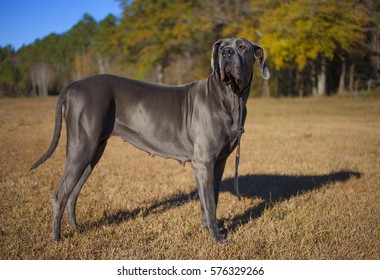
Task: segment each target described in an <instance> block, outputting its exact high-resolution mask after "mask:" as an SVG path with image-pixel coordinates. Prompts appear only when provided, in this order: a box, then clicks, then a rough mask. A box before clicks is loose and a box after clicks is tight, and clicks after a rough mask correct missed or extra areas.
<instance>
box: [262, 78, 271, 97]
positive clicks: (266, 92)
mask: <svg viewBox="0 0 380 280" xmlns="http://www.w3.org/2000/svg"><path fill="white" fill-rule="evenodd" d="M262 97H265V98H269V97H270V89H269V82H268V80H263V93H262Z"/></svg>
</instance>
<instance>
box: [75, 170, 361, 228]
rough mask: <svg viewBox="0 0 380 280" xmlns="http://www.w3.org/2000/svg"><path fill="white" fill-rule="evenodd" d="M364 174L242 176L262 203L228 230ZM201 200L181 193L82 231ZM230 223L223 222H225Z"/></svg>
mask: <svg viewBox="0 0 380 280" xmlns="http://www.w3.org/2000/svg"><path fill="white" fill-rule="evenodd" d="M361 176H362V174H361V173H358V172H353V171H346V170H344V171H340V172H335V173H331V174H327V175H315V176H314V175H313V176H292V175H275V174H258V175H245V176H240V177H239V186H240V193H241V195H242V196H243V197H247V198H253V197H259V198H261V199H262V200H263V201H262V202H261V203H260V204H258V205H254V206H252V207H250V208H248V209H247V210H246V211H245V212H244V213H242V214H239V215H236V216H235V217H233V218H232V219H229V220H228V224H229V226H228V228H227V230H228V231H234V230H235V229H236V228H237V227H239V226H241V225H244V224H246V223H248V222H249V221H250V220H251V219H255V218H258V217H260V216H261V214H262V213H263V211H264V210H265V209H267V208H270V207H272V206H273V205H275V204H276V203H278V202H280V201H284V200H287V199H289V198H291V197H293V196H297V195H302V194H304V193H306V192H310V191H313V190H318V189H320V188H322V187H324V186H327V185H328V184H332V183H336V182H346V181H348V180H349V179H351V178H360V177H361ZM221 192H230V193H234V190H233V178H228V179H225V180H223V181H222V184H221ZM194 199H198V191H197V190H193V191H191V192H189V193H180V194H177V195H174V196H172V197H169V198H166V199H163V200H162V201H157V202H155V203H153V204H151V205H150V206H147V207H141V208H136V209H134V210H132V211H128V210H119V211H117V212H115V213H112V214H108V213H104V215H103V217H102V218H100V219H99V220H98V221H94V222H88V223H85V224H83V225H82V226H81V227H80V228H81V229H82V230H84V231H85V230H89V229H94V228H99V227H102V226H104V225H111V224H119V223H122V222H124V221H128V220H131V219H135V218H136V217H139V216H142V217H146V216H148V215H150V214H154V213H162V212H164V211H166V210H168V209H172V208H177V207H180V206H181V205H184V204H186V203H188V202H189V201H191V200H194ZM226 221H227V220H224V221H221V222H222V223H224V222H226Z"/></svg>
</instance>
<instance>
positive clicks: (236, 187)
mask: <svg viewBox="0 0 380 280" xmlns="http://www.w3.org/2000/svg"><path fill="white" fill-rule="evenodd" d="M252 78H253V74H252V75H251V79H250V81H249V83H248V85H247V86H246V87H245V88H244V89H243V90H242V91H240V92H239V94H238V97H239V120H238V139H237V147H236V158H235V178H234V190H235V195H236V197H237V199H238V200H239V201H240V200H241V197H240V190H239V163H240V141H241V136H242V135H243V133H244V126H243V112H244V96H243V95H244V92H245V91H246V90H247V89H249V88H250V87H251V82H252Z"/></svg>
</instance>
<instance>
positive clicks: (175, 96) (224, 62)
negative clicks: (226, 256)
mask: <svg viewBox="0 0 380 280" xmlns="http://www.w3.org/2000/svg"><path fill="white" fill-rule="evenodd" d="M256 60H259V68H260V70H261V73H262V76H263V78H264V79H268V78H269V76H270V74H269V71H268V68H267V67H266V63H265V52H264V50H263V48H262V47H260V46H259V45H257V44H255V43H251V42H250V41H248V40H246V39H241V38H227V39H221V40H219V41H217V42H216V43H215V44H214V45H213V49H212V57H211V67H212V73H211V75H210V76H209V77H208V78H207V79H205V80H202V81H198V82H195V83H190V84H186V85H181V86H166V85H159V84H152V83H147V82H142V81H137V80H133V79H128V78H122V77H118V76H114V75H109V74H100V75H94V76H90V77H88V78H85V79H83V80H79V81H75V82H73V83H71V84H69V85H68V86H66V87H65V88H64V89H63V90H62V91H61V92H60V94H59V96H58V99H57V105H56V115H55V129H54V135H53V139H52V143H51V145H50V147H49V149H48V150H47V151H46V153H45V154H44V155H43V156H42V157H41V158H40V159H39V160H38V161H37V162H36V163H35V164H34V165H33V166H32V167H31V170H32V169H34V168H36V167H38V166H39V165H40V164H41V163H43V162H44V161H45V160H47V159H48V158H49V157H50V156H51V155H52V153H53V152H54V150H55V149H56V147H57V145H58V141H59V137H60V132H61V127H62V117H64V118H65V120H66V128H67V154H66V164H65V169H64V173H63V176H62V179H61V181H60V183H59V185H58V187H57V189H56V190H55V192H54V193H53V195H52V197H51V204H52V210H53V230H52V238H53V240H54V241H57V240H59V239H60V235H61V234H60V228H61V219H62V216H63V213H64V210H65V208H66V209H67V212H68V218H69V224H70V226H72V227H76V225H77V222H76V215H75V208H76V202H77V199H78V195H79V193H80V191H81V189H82V186H83V184H84V183H85V182H86V180H87V178H88V177H89V176H90V174H91V172H92V170H93V169H94V167H95V165H96V164H97V163H98V161H99V159H100V157H101V156H102V154H103V151H104V149H105V147H106V143H107V140H108V138H110V137H111V136H113V135H118V136H120V137H121V138H123V139H124V140H126V141H127V142H129V143H131V144H132V145H134V146H135V147H137V148H139V149H141V150H143V151H146V152H148V153H150V154H152V155H158V156H162V157H166V158H172V159H176V160H178V161H179V162H180V163H185V162H191V164H192V167H193V170H194V173H195V178H196V183H197V188H198V193H199V198H200V204H201V213H202V225H203V226H204V227H205V228H207V229H208V231H209V233H210V235H211V237H212V239H213V241H215V242H218V241H221V240H222V239H223V236H222V234H221V232H220V230H219V228H218V225H217V221H216V206H217V203H218V193H219V186H220V183H221V179H222V175H223V171H224V167H225V164H226V160H227V157H228V156H229V155H230V153H231V152H232V151H233V150H234V148H235V147H236V146H237V139H238V138H239V137H238V135H239V124H240V126H242V125H243V124H244V121H245V117H246V106H245V104H246V101H247V98H248V95H249V92H250V85H251V81H252V75H253V64H254V62H255V61H256ZM239 96H240V97H242V99H241V100H243V102H242V104H243V107H242V108H240V107H241V103H239V99H240V98H239ZM239 111H242V113H240V112H239ZM239 118H242V119H241V120H240V122H239Z"/></svg>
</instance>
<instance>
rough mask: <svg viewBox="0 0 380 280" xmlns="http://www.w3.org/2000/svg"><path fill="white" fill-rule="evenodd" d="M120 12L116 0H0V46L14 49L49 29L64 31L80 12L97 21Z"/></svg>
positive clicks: (70, 25) (45, 34)
mask: <svg viewBox="0 0 380 280" xmlns="http://www.w3.org/2000/svg"><path fill="white" fill-rule="evenodd" d="M121 12H122V10H121V8H120V2H118V1H116V0H0V46H1V47H4V46H6V45H9V44H10V45H12V46H13V47H14V48H15V49H16V50H17V49H18V48H20V47H21V46H22V45H23V44H25V45H28V44H30V43H33V42H34V40H35V39H37V38H40V39H42V38H43V37H45V36H47V35H49V34H50V33H52V32H55V33H58V34H60V33H63V32H66V31H68V30H69V29H70V28H71V27H72V26H73V25H74V24H76V23H77V22H78V21H79V20H80V19H81V18H82V16H83V14H84V13H89V14H90V15H92V16H93V17H94V18H95V19H96V20H101V19H103V18H105V17H106V16H107V15H108V14H110V13H112V14H114V15H116V16H120V14H121Z"/></svg>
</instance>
